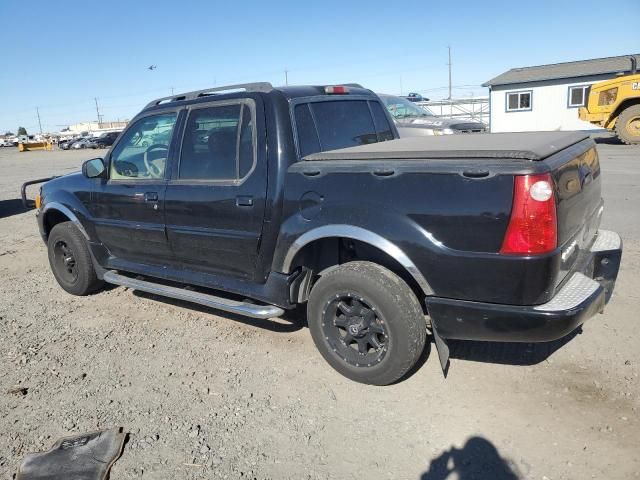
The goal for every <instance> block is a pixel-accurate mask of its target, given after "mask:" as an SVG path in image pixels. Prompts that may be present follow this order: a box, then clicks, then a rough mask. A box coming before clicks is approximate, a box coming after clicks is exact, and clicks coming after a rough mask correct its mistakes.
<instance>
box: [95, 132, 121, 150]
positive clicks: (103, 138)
mask: <svg viewBox="0 0 640 480" xmlns="http://www.w3.org/2000/svg"><path fill="white" fill-rule="evenodd" d="M118 135H120V132H105V133H103V134H102V135H100V136H99V137H96V138H92V139H91V145H90V147H91V148H107V147H110V146H111V145H113V142H115V140H116V138H118Z"/></svg>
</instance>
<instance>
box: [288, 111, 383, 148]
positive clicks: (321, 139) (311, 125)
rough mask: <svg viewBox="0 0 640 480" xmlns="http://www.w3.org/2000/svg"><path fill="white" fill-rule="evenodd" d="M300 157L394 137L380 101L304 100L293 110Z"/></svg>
mask: <svg viewBox="0 0 640 480" xmlns="http://www.w3.org/2000/svg"><path fill="white" fill-rule="evenodd" d="M294 117H295V122H296V131H297V135H298V149H299V153H300V157H305V156H307V155H310V154H312V153H316V152H321V151H326V150H336V149H339V148H346V147H354V146H358V145H366V144H369V143H376V142H383V141H386V140H392V139H393V131H392V130H391V126H390V124H389V121H388V119H387V117H386V115H385V114H384V112H383V110H382V107H381V106H380V104H379V103H378V102H375V101H367V100H335V101H318V102H309V103H301V104H298V105H296V107H295V110H294Z"/></svg>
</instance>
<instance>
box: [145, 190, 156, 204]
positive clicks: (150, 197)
mask: <svg viewBox="0 0 640 480" xmlns="http://www.w3.org/2000/svg"><path fill="white" fill-rule="evenodd" d="M144 201H145V202H157V201H158V193H157V192H147V193H145V194H144Z"/></svg>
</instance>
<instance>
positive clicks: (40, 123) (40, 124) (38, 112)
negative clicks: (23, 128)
mask: <svg viewBox="0 0 640 480" xmlns="http://www.w3.org/2000/svg"><path fill="white" fill-rule="evenodd" d="M36 113H37V114H38V125H39V126H40V135H42V122H41V121H40V110H39V109H38V107H36Z"/></svg>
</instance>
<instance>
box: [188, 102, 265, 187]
mask: <svg viewBox="0 0 640 480" xmlns="http://www.w3.org/2000/svg"><path fill="white" fill-rule="evenodd" d="M253 131H254V125H253V115H252V112H251V108H250V107H249V106H248V105H245V104H234V105H220V106H215V107H207V108H199V109H196V110H193V111H191V113H190V114H189V118H188V120H187V126H186V128H185V132H184V138H183V140H182V149H181V153H180V165H179V169H178V178H179V179H181V180H239V179H242V178H244V177H245V176H247V175H248V174H249V173H250V172H251V169H252V168H253V165H254V160H255V151H254V135H253Z"/></svg>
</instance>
